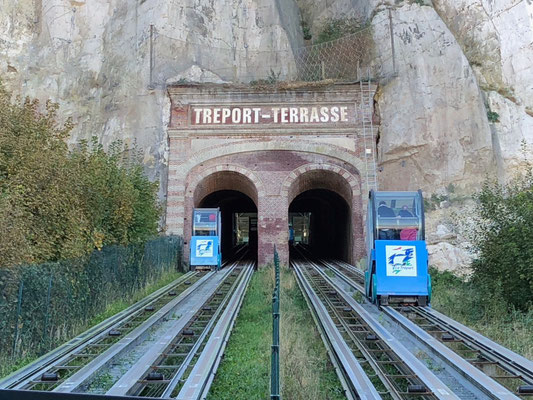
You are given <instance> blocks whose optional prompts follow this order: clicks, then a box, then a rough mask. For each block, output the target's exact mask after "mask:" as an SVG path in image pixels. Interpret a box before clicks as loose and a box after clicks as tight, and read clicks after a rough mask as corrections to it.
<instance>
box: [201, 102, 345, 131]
mask: <svg viewBox="0 0 533 400" xmlns="http://www.w3.org/2000/svg"><path fill="white" fill-rule="evenodd" d="M354 108H355V107H353V106H352V107H350V106H348V105H325V106H320V105H302V106H287V107H281V106H257V107H253V106H250V107H244V106H228V107H222V106H221V107H199V106H193V107H192V109H191V125H196V126H205V125H208V126H211V125H263V124H275V125H289V124H328V123H354V122H355V109H354Z"/></svg>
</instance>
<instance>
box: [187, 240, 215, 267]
mask: <svg viewBox="0 0 533 400" xmlns="http://www.w3.org/2000/svg"><path fill="white" fill-rule="evenodd" d="M218 249H219V246H218V236H193V237H192V238H191V263H190V265H218Z"/></svg>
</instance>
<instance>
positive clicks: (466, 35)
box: [434, 0, 533, 179]
mask: <svg viewBox="0 0 533 400" xmlns="http://www.w3.org/2000/svg"><path fill="white" fill-rule="evenodd" d="M434 4H435V8H436V10H437V12H438V13H439V15H440V16H441V17H442V19H443V20H444V21H445V22H446V24H447V25H448V26H449V27H450V30H451V31H452V32H453V34H454V35H455V37H456V38H457V41H458V42H459V43H460V45H461V47H462V49H463V51H464V53H465V56H466V57H467V59H468V60H469V62H470V64H471V65H472V66H473V68H474V71H475V73H476V76H477V78H478V81H479V84H480V87H481V89H482V90H483V91H484V92H485V94H486V101H487V104H488V106H489V108H490V110H491V111H492V112H495V113H497V114H498V115H499V117H496V116H495V117H494V119H495V120H498V121H497V122H496V121H495V122H494V124H493V125H492V131H493V139H494V142H495V148H497V150H498V152H499V156H500V157H501V165H500V171H499V173H500V178H502V179H505V178H507V177H509V175H511V174H512V173H514V172H515V171H516V170H517V169H520V166H521V163H520V161H521V160H522V159H523V157H521V155H520V152H521V142H522V141H524V142H525V143H526V144H528V145H529V146H528V148H527V149H526V156H527V157H529V158H531V156H532V155H533V145H532V144H533V129H532V128H533V4H532V3H531V2H530V1H521V0H494V1H487V0H459V1H458V0H435V1H434Z"/></svg>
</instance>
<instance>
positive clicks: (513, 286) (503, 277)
mask: <svg viewBox="0 0 533 400" xmlns="http://www.w3.org/2000/svg"><path fill="white" fill-rule="evenodd" d="M476 200H477V202H478V210H477V214H476V215H475V216H474V226H475V228H474V229H473V231H472V232H471V234H470V236H471V237H470V238H469V239H470V240H471V241H472V243H473V250H474V251H475V253H476V254H477V257H476V259H475V260H474V262H473V263H472V268H473V277H472V278H473V283H474V284H476V285H477V286H478V287H479V288H480V290H482V291H483V293H484V295H485V297H486V298H496V299H498V301H501V302H505V303H507V304H509V305H512V306H513V307H516V308H517V309H521V310H526V309H527V308H528V307H531V305H532V304H533V247H532V246H531V243H532V242H533V169H532V168H531V166H529V170H528V172H527V173H526V174H525V175H524V176H521V177H518V178H516V179H515V180H513V181H512V182H510V183H509V184H506V185H500V184H498V183H497V182H494V181H490V180H487V181H486V182H485V183H484V184H483V188H482V190H481V192H480V193H479V194H478V195H477V196H476Z"/></svg>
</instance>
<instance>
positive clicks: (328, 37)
mask: <svg viewBox="0 0 533 400" xmlns="http://www.w3.org/2000/svg"><path fill="white" fill-rule="evenodd" d="M363 28H365V27H364V26H362V25H361V24H360V23H359V21H358V20H357V19H355V18H330V19H328V20H326V21H325V22H324V25H323V27H322V30H321V31H320V33H319V34H318V37H317V39H316V41H315V44H320V43H325V42H331V41H332V40H336V39H340V38H341V37H343V36H346V35H350V34H352V33H357V32H359V31H360V30H361V29H363Z"/></svg>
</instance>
